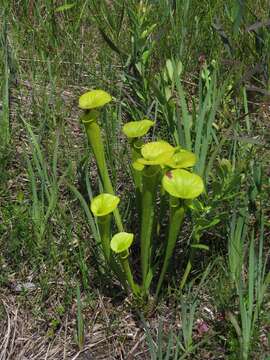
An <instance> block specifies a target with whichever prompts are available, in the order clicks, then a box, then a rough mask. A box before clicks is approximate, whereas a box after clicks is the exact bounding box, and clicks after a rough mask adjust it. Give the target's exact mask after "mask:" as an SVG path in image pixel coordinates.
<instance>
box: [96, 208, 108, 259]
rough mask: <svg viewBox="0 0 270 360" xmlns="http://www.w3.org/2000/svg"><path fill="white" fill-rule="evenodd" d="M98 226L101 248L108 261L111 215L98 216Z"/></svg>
mask: <svg viewBox="0 0 270 360" xmlns="http://www.w3.org/2000/svg"><path fill="white" fill-rule="evenodd" d="M98 228H99V233H100V239H101V245H102V250H103V253H104V256H105V259H106V261H107V263H109V262H110V253H111V248H110V240H111V215H106V216H102V217H99V218H98Z"/></svg>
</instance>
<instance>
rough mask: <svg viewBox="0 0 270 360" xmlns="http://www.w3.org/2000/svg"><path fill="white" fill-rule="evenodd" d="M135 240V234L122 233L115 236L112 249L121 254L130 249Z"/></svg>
mask: <svg viewBox="0 0 270 360" xmlns="http://www.w3.org/2000/svg"><path fill="white" fill-rule="evenodd" d="M133 239H134V234H132V233H127V232H120V233H117V234H115V235H114V236H113V237H112V240H111V249H112V251H114V252H115V253H117V254H119V253H122V252H123V251H126V250H128V249H129V248H130V246H131V244H132V242H133Z"/></svg>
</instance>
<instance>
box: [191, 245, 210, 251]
mask: <svg viewBox="0 0 270 360" xmlns="http://www.w3.org/2000/svg"><path fill="white" fill-rule="evenodd" d="M191 247H192V248H193V249H201V250H207V251H208V250H209V246H207V245H204V244H193V245H191Z"/></svg>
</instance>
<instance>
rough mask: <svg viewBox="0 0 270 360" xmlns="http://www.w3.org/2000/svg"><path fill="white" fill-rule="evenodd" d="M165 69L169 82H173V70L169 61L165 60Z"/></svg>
mask: <svg viewBox="0 0 270 360" xmlns="http://www.w3.org/2000/svg"><path fill="white" fill-rule="evenodd" d="M166 69H167V73H168V76H169V78H170V80H171V81H173V73H174V69H173V64H172V61H171V60H170V59H167V61H166Z"/></svg>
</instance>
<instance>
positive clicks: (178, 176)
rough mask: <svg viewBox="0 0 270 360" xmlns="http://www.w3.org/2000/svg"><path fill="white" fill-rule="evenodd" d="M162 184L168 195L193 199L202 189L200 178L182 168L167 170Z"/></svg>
mask: <svg viewBox="0 0 270 360" xmlns="http://www.w3.org/2000/svg"><path fill="white" fill-rule="evenodd" d="M162 185H163V187H164V189H165V190H166V191H167V192H168V193H169V194H170V195H172V196H175V197H177V198H181V199H194V198H196V197H197V196H199V195H200V194H201V193H202V192H203V190H204V185H203V181H202V178H201V177H200V176H199V175H196V174H193V173H190V172H188V171H186V170H183V169H176V170H171V171H168V172H167V173H166V174H165V175H164V176H163V179H162Z"/></svg>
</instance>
